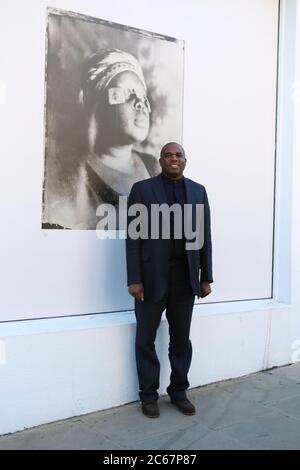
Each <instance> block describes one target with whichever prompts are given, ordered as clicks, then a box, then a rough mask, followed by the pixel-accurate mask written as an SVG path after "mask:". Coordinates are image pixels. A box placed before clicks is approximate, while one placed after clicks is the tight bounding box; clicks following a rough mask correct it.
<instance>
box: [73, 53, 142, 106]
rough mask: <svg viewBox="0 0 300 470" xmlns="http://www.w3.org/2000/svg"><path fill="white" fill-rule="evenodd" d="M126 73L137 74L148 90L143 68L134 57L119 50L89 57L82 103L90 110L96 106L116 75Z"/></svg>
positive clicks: (85, 63)
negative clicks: (100, 94)
mask: <svg viewBox="0 0 300 470" xmlns="http://www.w3.org/2000/svg"><path fill="white" fill-rule="evenodd" d="M125 71H130V72H133V73H135V74H136V75H137V76H138V77H139V79H140V80H141V82H142V84H143V85H144V87H145V90H146V88H147V87H146V83H145V79H144V75H143V71H142V68H141V66H140V64H139V62H138V61H137V59H136V58H135V57H134V56H133V55H131V54H129V53H128V52H124V51H121V50H119V49H105V50H103V51H99V52H96V53H94V54H91V55H89V56H88V57H87V58H86V59H85V61H84V64H83V82H82V89H81V91H80V93H79V100H80V102H81V103H82V104H83V105H84V107H85V108H87V109H90V107H91V106H93V105H94V104H95V99H96V97H97V95H98V94H99V93H101V92H102V91H103V90H104V89H105V88H107V86H108V85H109V83H110V82H111V80H112V79H113V78H114V77H115V76H116V75H118V74H119V73H121V72H125Z"/></svg>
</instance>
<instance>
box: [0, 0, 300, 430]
mask: <svg viewBox="0 0 300 470" xmlns="http://www.w3.org/2000/svg"><path fill="white" fill-rule="evenodd" d="M229 3H231V2H229ZM241 3H242V2H235V5H237V8H239V7H238V5H240V4H241ZM251 3H252V4H253V5H254V2H251ZM296 3H297V2H296V0H286V1H283V2H282V9H281V10H282V19H281V34H280V38H281V42H280V45H281V47H280V73H279V100H278V113H279V120H278V142H277V163H276V167H277V170H276V171H277V184H276V208H275V215H276V224H275V263H274V273H275V282H274V295H273V299H269V300H259V301H258V300H251V301H248V302H247V301H238V302H220V303H211V304H202V305H198V306H197V307H196V308H195V314H194V317H193V325H192V341H193V349H194V355H193V363H192V367H191V373H190V382H191V386H192V387H195V386H198V385H201V384H205V383H209V382H214V381H218V380H221V379H226V378H230V377H237V376H241V375H244V374H247V373H250V372H254V371H258V370H262V369H265V368H268V367H272V366H278V365H282V364H287V363H290V362H292V361H296V360H300V354H299V351H300V341H299V340H300V320H299V309H300V289H299V279H300V246H299V243H298V240H299V239H300V188H299V185H298V181H299V178H300V163H299V161H298V158H297V156H298V155H299V151H300V141H299V131H298V129H299V123H300V120H299V118H300V106H299V96H298V95H299V80H300V69H299V66H300V65H299V63H298V64H297V66H296V67H295V53H296V50H295V45H296V43H297V56H298V59H299V54H300V9H299V8H298V11H297V16H296ZM180 4H181V3H180ZM190 4H191V5H193V6H194V7H196V5H198V2H193V3H190ZM200 4H201V5H208V4H212V3H211V2H209V3H208V2H200ZM262 4H263V5H266V4H268V5H270V2H259V3H256V6H257V9H258V10H257V11H259V8H260V7H259V5H262ZM70 5H71V2H64V6H65V7H67V8H70ZM72 5H74V8H73V9H75V10H78V11H80V9H79V8H78V3H77V8H75V6H76V2H72ZM87 5H89V7H90V11H85V13H89V14H94V15H95V12H94V11H93V9H92V8H91V4H90V3H89V4H87ZM143 5H144V4H143ZM173 5H174V4H173ZM176 5H177V4H175V6H173V7H172V11H174V15H175V13H176V15H177V14H178V11H176ZM56 6H58V5H56ZM60 6H62V5H60ZM178 6H179V3H178ZM24 8H25V7H24ZM105 8H106V7H104V9H105ZM120 8H122V3H121V2H120ZM140 8H141V3H137V4H136V9H135V11H140ZM263 8H264V7H263ZM37 10H38V8H37ZM235 11H236V10H235ZM121 12H122V10H121ZM127 13H128V15H127ZM126 15H127V16H126ZM95 16H96V15H95ZM102 16H103V17H104V16H105V17H106V18H107V19H111V18H110V17H108V16H107V14H106V15H102ZM129 16H130V9H129V12H126V14H124V15H123V18H122V22H123V23H127V24H130V22H129V21H126V20H129ZM34 18H36V16H34ZM175 18H177V16H175ZM181 18H182V16H181ZM114 19H115V18H114ZM33 21H35V20H33ZM144 22H145V23H147V20H146V19H144ZM171 25H172V22H170V21H169V22H165V25H164V26H165V28H166V29H168V28H169V29H170V30H171V29H172V28H171ZM135 26H139V27H144V28H145V29H151V28H149V27H148V28H147V27H146V25H145V24H140V23H139V24H138V25H135ZM187 26H188V25H187ZM41 29H42V28H41ZM162 31H163V32H165V33H166V34H170V35H171V31H169V32H168V31H165V30H162ZM296 31H297V36H295V32H296ZM172 34H173V35H174V31H173V33H172ZM0 56H1V54H0ZM41 57H42V55H41ZM40 78H42V72H41V77H40ZM0 79H1V77H0ZM295 79H296V80H297V81H295ZM294 81H295V85H296V87H298V88H295V89H296V93H295V97H294V101H293V85H294ZM10 83H11V82H10V81H8V85H9V87H10ZM12 83H13V82H12ZM38 83H39V80H37V83H36V84H38ZM10 89H11V88H10ZM18 93H19V96H20V97H22V93H21V92H20V90H18V89H17V90H16V94H18ZM33 109H34V108H33ZM1 112H2V111H1ZM7 126H8V125H7ZM41 129H42V125H41V126H40V129H39V130H40V131H41ZM36 132H37V134H38V130H36ZM215 139H216V140H217V138H215ZM32 143H33V146H35V145H36V142H34V140H32ZM5 145H7V144H5ZM187 145H188V144H187ZM24 149H26V146H25V145H24ZM40 150H41V151H42V145H41V143H40ZM1 161H2V159H1ZM26 169H27V170H28V167H27V166H26V165H24V168H23V170H24V171H25V170H26ZM205 171H206V166H205ZM41 174H42V171H41ZM209 174H210V173H207V175H209ZM207 177H208V176H207ZM35 185H36V187H35ZM37 186H38V185H37V183H36V181H31V186H30V188H29V189H28V192H29V193H30V194H31V192H33V193H34V192H35V191H36V193H37V192H38V191H37ZM34 187H35V190H34V189H33V188H34ZM209 187H210V184H209ZM11 192H12V193H13V191H11ZM212 196H213V195H212ZM1 203H3V199H1ZM38 208H39V204H38V203H36V211H38ZM216 210H217V209H216ZM13 216H14V215H13V214H11V212H9V213H8V215H7V216H6V218H8V217H11V218H12V217H13ZM20 226H21V224H20ZM29 229H30V227H29ZM32 230H33V229H32ZM35 230H36V231H37V230H38V229H37V226H36V228H35ZM76 235H77V233H76ZM76 235H75V236H76ZM26 236H27V237H28V240H30V236H29V235H28V234H27V235H26ZM47 236H48V235H47ZM51 236H52V234H51ZM53 236H55V234H54V235H53ZM15 240H17V235H16V236H15ZM7 242H9V239H7ZM2 246H3V245H2ZM7 246H8V245H7ZM28 246H31V245H30V244H29V245H28ZM224 251H226V250H224ZM218 256H220V255H218ZM222 256H223V254H222ZM8 268H9V265H8ZM243 269H244V268H243ZM242 273H243V271H242ZM8 274H9V273H8ZM239 275H240V273H239ZM23 278H24V276H23ZM83 280H85V282H87V280H86V279H85V278H84V276H83ZM222 282H223V280H222ZM254 284H255V283H254ZM2 285H3V284H2ZM16 285H17V282H16ZM34 287H35V290H37V288H36V286H35V285H34ZM93 288H95V285H94V287H93ZM41 295H42V294H41ZM55 295H56V292H55V290H54V289H53V291H52V296H51V297H55ZM15 297H18V298H19V299H18V302H19V304H21V303H22V300H24V295H23V292H22V295H20V292H19V291H18V290H17V289H16V292H15ZM31 301H32V300H31ZM50 301H51V299H50ZM76 302H77V300H76ZM76 302H75V303H76ZM76 305H77V304H76ZM80 305H81V304H80ZM31 306H32V307H33V304H32V305H31ZM35 310H36V311H37V310H38V305H37V304H36V305H35V308H32V310H31V311H35ZM41 315H42V313H41ZM0 327H1V330H0V331H1V333H0V336H1V339H0V390H1V400H0V417H1V418H0V434H1V433H6V432H12V431H15V430H18V429H23V428H24V427H29V426H34V425H37V424H40V423H45V422H49V421H53V420H56V419H62V418H65V417H68V416H73V415H78V414H82V413H87V412H90V411H94V410H98V409H105V408H109V407H111V406H116V405H118V404H121V403H126V402H129V401H132V400H136V399H137V398H138V396H137V379H136V372H135V366H134V351H133V347H134V331H135V326H134V316H133V314H132V312H130V311H127V312H124V313H122V314H108V315H86V316H77V317H69V318H56V319H41V320H30V321H22V322H7V323H2V324H1V326H0ZM166 327H167V325H166V322H163V323H162V325H161V328H160V331H159V335H158V338H157V346H158V351H159V356H160V358H161V362H162V383H161V392H162V393H164V392H165V386H166V385H167V376H168V372H169V366H168V363H167V328H166ZM297 341H298V343H297Z"/></svg>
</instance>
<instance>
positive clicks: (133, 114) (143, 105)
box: [96, 71, 150, 145]
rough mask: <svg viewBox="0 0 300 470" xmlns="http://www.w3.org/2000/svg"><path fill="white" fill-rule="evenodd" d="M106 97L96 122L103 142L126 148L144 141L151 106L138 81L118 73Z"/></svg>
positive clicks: (124, 73) (131, 73)
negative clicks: (103, 139) (103, 138)
mask: <svg viewBox="0 0 300 470" xmlns="http://www.w3.org/2000/svg"><path fill="white" fill-rule="evenodd" d="M105 93H106V94H107V95H106V96H105V102H104V104H103V103H102V104H101V105H100V106H99V107H98V109H97V111H96V120H97V122H98V124H99V128H100V129H101V130H103V132H102V135H103V136H104V137H105V139H106V141H111V142H112V143H113V144H115V145H128V144H133V143H136V142H142V141H143V140H145V139H146V137H147V135H148V132H149V126H150V106H149V104H148V101H147V95H146V90H145V87H144V85H143V83H142V82H141V80H140V79H139V77H138V76H137V75H136V74H135V73H133V72H129V71H126V72H121V73H119V74H118V75H117V76H116V77H114V78H113V79H112V80H111V82H110V83H109V85H108V87H107V89H106V90H105Z"/></svg>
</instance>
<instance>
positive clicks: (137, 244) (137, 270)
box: [126, 183, 142, 286]
mask: <svg viewBox="0 0 300 470" xmlns="http://www.w3.org/2000/svg"><path fill="white" fill-rule="evenodd" d="M141 202H142V199H141V197H140V192H139V190H138V187H137V185H136V183H135V184H134V185H133V186H132V188H131V191H130V194H129V196H128V206H127V231H126V265H127V285H128V286H130V284H137V283H140V282H142V270H141V239H140V238H138V239H137V240H134V239H133V238H130V236H129V232H128V227H129V225H130V222H131V220H133V219H134V216H129V215H128V210H129V208H130V206H132V205H133V204H136V203H141Z"/></svg>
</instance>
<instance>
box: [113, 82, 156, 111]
mask: <svg viewBox="0 0 300 470" xmlns="http://www.w3.org/2000/svg"><path fill="white" fill-rule="evenodd" d="M132 100H134V104H135V106H137V105H138V104H139V105H141V104H142V105H143V107H144V108H146V109H147V110H148V112H149V113H151V107H150V103H149V100H148V98H147V96H145V95H144V94H143V93H141V92H139V91H137V90H135V89H134V88H132V89H129V88H122V87H120V86H117V87H112V88H109V89H108V102H109V104H111V105H114V104H123V103H127V102H129V101H132ZM136 109H138V108H136Z"/></svg>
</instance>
